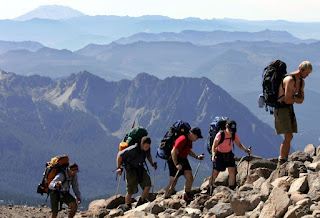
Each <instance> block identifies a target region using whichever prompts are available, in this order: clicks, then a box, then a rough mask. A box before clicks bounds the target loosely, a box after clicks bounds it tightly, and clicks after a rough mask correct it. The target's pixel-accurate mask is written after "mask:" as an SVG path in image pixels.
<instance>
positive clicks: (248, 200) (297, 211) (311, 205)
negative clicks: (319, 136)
mask: <svg viewBox="0 0 320 218" xmlns="http://www.w3.org/2000/svg"><path fill="white" fill-rule="evenodd" d="M276 161H277V160H276V158H274V159H264V158H261V157H258V156H246V157H245V158H243V159H242V160H238V161H237V164H238V165H237V169H238V172H237V183H238V187H237V188H236V189H235V190H231V189H229V188H228V187H227V178H228V173H227V172H224V173H220V175H219V177H218V178H217V181H216V185H215V187H214V190H213V194H212V196H209V195H208V194H207V190H206V187H207V186H208V179H206V180H205V181H204V183H203V184H202V186H201V187H194V188H193V189H192V192H193V194H194V196H195V198H194V200H193V201H191V202H190V203H189V204H187V203H186V202H185V201H184V200H182V199H181V196H182V195H183V191H178V192H176V193H175V194H174V195H172V196H171V198H169V199H164V190H163V189H162V190H159V191H157V192H155V193H151V194H150V195H149V202H148V203H146V204H143V205H141V206H139V207H137V208H135V204H136V200H137V199H138V197H139V196H138V197H136V199H134V200H133V202H134V203H133V209H131V210H129V211H127V212H123V211H122V210H121V209H119V207H118V206H119V205H121V204H123V203H124V196H122V195H118V196H112V197H111V198H109V199H99V200H95V201H93V202H91V203H90V205H89V207H88V210H87V211H79V212H78V213H77V215H76V217H78V218H79V217H160V218H161V217H162V218H169V217H194V218H196V217H243V218H244V217H248V218H258V217H261V218H262V217H263V218H268V217H270V218H271V217H285V218H294V217H299V218H300V217H304V218H309V217H310V218H311V217H320V173H319V170H320V146H318V147H317V148H316V147H315V146H314V145H313V144H309V145H307V146H306V147H305V149H304V151H296V152H294V153H292V154H291V155H290V157H289V161H288V162H287V163H285V164H283V165H281V166H280V167H278V168H277V166H276ZM181 179H182V178H181ZM67 210H68V209H65V210H63V211H62V212H60V214H59V217H67V212H68V211H67ZM0 214H1V217H48V216H49V215H50V209H49V208H47V207H41V208H40V207H25V206H13V205H11V206H2V207H1V208H0Z"/></svg>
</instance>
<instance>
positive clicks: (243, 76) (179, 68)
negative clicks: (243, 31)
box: [0, 41, 320, 149]
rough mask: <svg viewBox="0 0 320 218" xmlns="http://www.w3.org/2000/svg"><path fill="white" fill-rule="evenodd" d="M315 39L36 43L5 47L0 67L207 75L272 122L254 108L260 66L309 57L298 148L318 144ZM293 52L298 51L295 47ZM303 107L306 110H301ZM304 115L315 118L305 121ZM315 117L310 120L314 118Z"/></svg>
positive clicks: (113, 75)
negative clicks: (60, 46)
mask: <svg viewBox="0 0 320 218" xmlns="http://www.w3.org/2000/svg"><path fill="white" fill-rule="evenodd" d="M319 46H320V43H319V42H314V43H310V44H306V43H300V44H294V43H273V42H269V41H257V42H248V41H235V42H228V43H220V44H217V45H212V46H203V45H201V46H200V45H195V44H192V43H190V42H162V41H161V42H142V41H139V42H134V43H131V44H125V45H121V44H117V43H111V44H109V45H94V44H91V45H88V46H86V47H85V48H83V49H80V50H78V51H75V52H71V51H68V50H57V49H51V48H46V47H43V48H40V49H39V50H37V51H35V52H32V51H28V50H11V51H8V52H6V53H4V54H1V55H0V68H1V69H3V70H6V71H11V72H18V73H19V74H24V75H32V74H39V75H42V76H49V77H52V78H55V79H59V78H65V77H67V76H69V75H70V73H77V72H79V71H81V70H87V71H89V72H91V73H93V74H95V75H98V76H100V77H102V78H104V79H107V80H109V81H110V80H111V81H119V80H121V79H123V78H126V79H133V78H134V77H135V76H136V75H138V74H139V73H141V72H146V73H149V74H152V75H155V76H157V77H158V78H160V79H164V78H166V77H169V76H171V75H176V76H190V77H194V76H196V77H201V76H204V77H207V78H209V79H210V80H211V81H213V82H214V83H215V84H217V85H219V86H221V87H223V89H225V90H226V91H227V92H229V93H230V94H231V95H232V96H233V97H234V98H235V99H237V100H238V101H240V102H241V103H242V104H244V105H246V106H247V107H248V108H249V109H250V110H251V112H253V113H254V114H255V115H256V116H258V117H259V118H260V119H261V120H263V121H264V122H265V123H268V124H269V125H271V126H273V117H272V116H270V115H269V113H266V112H264V110H263V109H259V108H258V107H257V98H258V95H259V94H260V93H261V91H262V88H261V80H262V77H261V76H262V72H263V69H264V68H265V67H266V66H267V65H268V64H269V63H270V62H271V61H272V60H275V59H281V60H283V61H285V62H286V63H287V66H288V69H287V71H288V72H292V71H295V70H296V69H297V68H298V65H299V63H300V62H302V61H304V60H309V61H311V63H312V64H313V67H314V71H313V73H312V74H311V75H310V77H308V78H307V79H306V98H305V102H304V103H303V104H302V105H297V106H295V107H296V114H297V118H298V127H299V134H297V135H296V136H295V138H294V140H293V142H292V143H293V144H292V146H293V147H295V148H296V149H300V148H302V147H303V146H305V144H306V143H310V142H312V143H315V144H316V143H318V141H319V140H318V132H317V123H318V122H320V120H319V119H320V118H318V117H319V116H317V114H318V111H317V108H318V107H319V104H318V102H317V101H315V100H314V99H318V98H319V94H320V93H319V89H318V84H319V82H320V74H319V73H318V69H319V67H320V66H319V61H318V59H317V54H318V51H319V49H320V47H319ZM298 51H299V52H298ZM306 111H308V113H306ZM310 118H312V119H313V121H315V122H310ZM314 119H315V120H314Z"/></svg>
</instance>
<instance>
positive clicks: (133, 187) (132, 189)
mask: <svg viewBox="0 0 320 218" xmlns="http://www.w3.org/2000/svg"><path fill="white" fill-rule="evenodd" d="M126 173H127V175H126V180H127V194H126V197H125V203H126V204H127V205H130V204H131V197H132V195H133V194H136V193H138V191H139V189H138V184H139V183H138V176H137V175H135V174H133V173H128V172H126Z"/></svg>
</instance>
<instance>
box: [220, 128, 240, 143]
mask: <svg viewBox="0 0 320 218" xmlns="http://www.w3.org/2000/svg"><path fill="white" fill-rule="evenodd" d="M219 132H220V133H221V138H220V141H219V143H218V145H220V144H221V143H222V142H223V141H224V139H225V134H224V130H220V131H219ZM235 138H236V133H235V132H233V133H232V136H231V138H228V139H230V142H231V141H232V144H233V142H234V140H235Z"/></svg>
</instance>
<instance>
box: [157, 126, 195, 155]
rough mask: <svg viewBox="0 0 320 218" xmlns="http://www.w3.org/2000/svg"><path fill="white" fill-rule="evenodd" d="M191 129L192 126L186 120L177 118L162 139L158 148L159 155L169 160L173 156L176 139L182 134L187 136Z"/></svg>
mask: <svg viewBox="0 0 320 218" xmlns="http://www.w3.org/2000/svg"><path fill="white" fill-rule="evenodd" d="M190 129H191V126H190V125H189V123H187V122H184V121H182V120H177V121H176V122H174V123H173V125H172V126H171V127H170V129H169V131H168V132H167V133H166V134H165V135H164V137H163V138H162V140H161V143H160V146H159V148H158V150H157V157H160V158H161V159H164V160H168V159H169V158H170V156H171V150H172V148H173V145H174V143H175V141H176V139H177V138H178V137H179V136H181V135H185V136H187V135H188V133H189V131H190Z"/></svg>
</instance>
